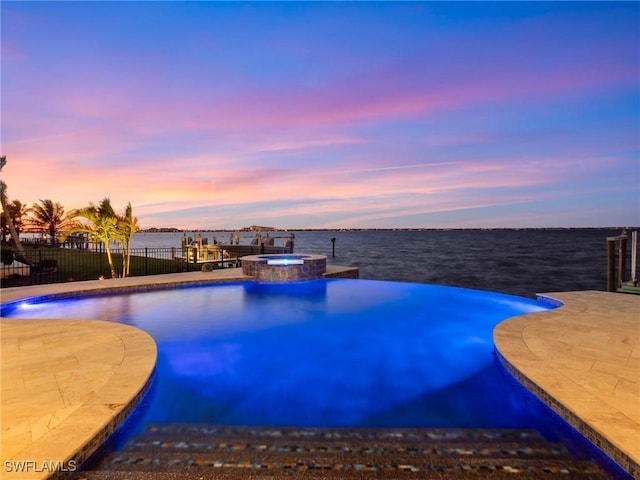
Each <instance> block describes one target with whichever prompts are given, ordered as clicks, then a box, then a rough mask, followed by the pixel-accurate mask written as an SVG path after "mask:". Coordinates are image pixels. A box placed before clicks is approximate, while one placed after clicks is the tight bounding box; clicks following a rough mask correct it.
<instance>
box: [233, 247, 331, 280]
mask: <svg viewBox="0 0 640 480" xmlns="http://www.w3.org/2000/svg"><path fill="white" fill-rule="evenodd" d="M269 257H270V256H269V255H249V256H246V257H242V273H243V274H245V275H248V276H250V277H254V278H255V279H256V280H258V281H260V282H297V281H301V280H316V279H318V278H322V277H323V275H324V273H325V272H326V271H327V257H325V256H324V255H304V254H302V255H295V257H296V258H299V257H302V259H303V260H304V263H303V264H301V265H300V264H298V265H295V264H293V265H267V259H268V258H269ZM272 257H273V258H281V257H283V255H273V256H272Z"/></svg>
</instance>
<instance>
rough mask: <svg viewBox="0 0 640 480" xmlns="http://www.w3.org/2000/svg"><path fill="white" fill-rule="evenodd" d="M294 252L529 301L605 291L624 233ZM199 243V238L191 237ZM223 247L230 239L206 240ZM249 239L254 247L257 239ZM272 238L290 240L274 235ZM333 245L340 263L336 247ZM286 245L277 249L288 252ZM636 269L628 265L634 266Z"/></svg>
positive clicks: (315, 240) (518, 234)
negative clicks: (615, 246) (612, 254)
mask: <svg viewBox="0 0 640 480" xmlns="http://www.w3.org/2000/svg"><path fill="white" fill-rule="evenodd" d="M293 233H294V234H295V236H296V239H295V252H297V253H317V254H321V255H327V256H328V257H329V258H328V260H329V263H330V264H336V265H346V266H356V267H359V269H360V278H364V279H373V280H395V281H404V282H417V283H432V284H437V285H450V286H458V287H466V288H475V289H480V290H492V291H497V292H504V293H511V294H515V295H522V296H526V297H534V296H535V294H536V293H539V292H554V291H572V290H605V289H606V285H607V255H606V239H607V237H608V236H615V235H619V234H620V229H573V230H451V231H323V232H293ZM189 235H191V236H195V235H194V233H193V232H191V233H189ZM204 235H205V236H207V237H209V239H211V237H212V236H213V235H215V236H216V239H217V240H218V241H220V242H225V241H228V238H229V235H230V234H229V233H225V232H213V233H212V232H207V233H204ZM242 235H243V243H248V242H249V241H250V239H251V238H252V237H253V235H252V234H250V233H246V234H242ZM271 235H272V236H282V237H285V236H288V235H289V232H279V233H278V232H276V233H273V234H271ZM182 236H183V234H182V233H175V234H172V233H147V234H143V233H139V234H136V236H135V238H134V245H133V246H134V247H144V246H149V247H151V246H158V247H161V246H163V247H170V246H178V245H180V239H181V238H182ZM332 238H335V239H336V242H335V258H333V257H332V254H333V251H332V243H331V239H332ZM282 242H283V239H278V240H277V243H278V244H282ZM629 263H630V262H628V264H629Z"/></svg>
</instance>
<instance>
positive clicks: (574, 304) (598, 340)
mask: <svg viewBox="0 0 640 480" xmlns="http://www.w3.org/2000/svg"><path fill="white" fill-rule="evenodd" d="M542 297H546V298H548V299H555V300H559V301H560V302H562V303H563V305H562V306H561V307H560V308H557V309H554V310H548V311H545V312H538V313H531V314H527V315H521V316H518V317H514V318H512V319H509V320H506V321H504V322H502V323H501V324H499V325H498V326H497V327H496V328H495V330H494V342H495V345H496V350H497V351H498V353H499V355H500V357H501V359H502V361H503V364H504V365H505V366H506V367H507V369H508V370H510V371H511V373H512V374H513V375H514V376H515V377H516V378H517V379H518V380H519V381H520V382H521V383H522V384H524V386H525V387H527V388H528V389H529V390H531V391H533V392H534V393H535V394H536V395H537V396H538V397H539V398H540V399H541V400H542V401H544V402H545V403H546V404H547V405H549V406H550V407H551V408H552V409H553V410H554V411H555V412H556V413H558V414H559V415H560V416H561V417H562V418H564V419H565V420H566V421H567V422H568V423H570V424H571V425H572V426H573V427H574V428H576V429H577V430H578V431H579V432H581V433H582V434H583V435H584V436H585V437H587V438H588V439H589V440H591V442H592V443H594V444H595V445H597V446H598V447H599V448H600V449H601V450H602V451H603V452H605V453H606V454H607V455H608V456H609V457H610V458H612V459H613V460H614V461H615V462H616V463H617V464H618V465H620V466H621V467H623V468H624V469H625V470H626V471H627V472H629V473H631V474H632V475H633V477H634V478H640V297H638V296H637V295H629V294H624V293H609V292H598V291H585V292H559V293H548V294H543V295H542Z"/></svg>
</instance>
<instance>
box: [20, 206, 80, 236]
mask: <svg viewBox="0 0 640 480" xmlns="http://www.w3.org/2000/svg"><path fill="white" fill-rule="evenodd" d="M39 202H40V203H34V204H33V206H32V207H31V209H30V210H29V219H28V223H29V224H30V225H32V226H34V227H35V228H37V229H38V230H39V231H41V232H42V233H48V235H49V241H50V242H51V244H54V243H56V236H57V234H58V233H59V232H62V231H65V230H67V229H69V228H71V227H72V226H73V213H71V214H69V215H66V214H65V212H64V207H63V206H62V205H61V204H60V203H59V202H55V203H54V202H53V200H39Z"/></svg>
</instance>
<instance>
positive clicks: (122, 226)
mask: <svg viewBox="0 0 640 480" xmlns="http://www.w3.org/2000/svg"><path fill="white" fill-rule="evenodd" d="M118 230H119V232H120V243H121V244H122V276H123V277H127V276H129V267H130V266H131V237H133V234H134V233H136V232H137V231H138V230H139V227H138V218H137V217H134V216H133V209H132V207H131V202H129V203H127V207H126V208H125V210H124V215H123V216H121V217H118Z"/></svg>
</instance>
